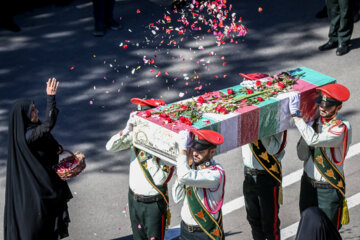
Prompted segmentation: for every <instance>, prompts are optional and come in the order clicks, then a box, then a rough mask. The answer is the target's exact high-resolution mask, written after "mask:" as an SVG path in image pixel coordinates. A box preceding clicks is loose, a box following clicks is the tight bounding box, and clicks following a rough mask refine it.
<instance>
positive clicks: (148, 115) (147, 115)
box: [144, 110, 151, 118]
mask: <svg viewBox="0 0 360 240" xmlns="http://www.w3.org/2000/svg"><path fill="white" fill-rule="evenodd" d="M144 116H145V117H147V118H148V117H151V112H150V111H149V110H147V111H145V114H144Z"/></svg>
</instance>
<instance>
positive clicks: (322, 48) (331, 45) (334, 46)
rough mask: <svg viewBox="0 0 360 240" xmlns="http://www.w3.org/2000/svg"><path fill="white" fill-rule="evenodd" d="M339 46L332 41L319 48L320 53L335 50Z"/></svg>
mask: <svg viewBox="0 0 360 240" xmlns="http://www.w3.org/2000/svg"><path fill="white" fill-rule="evenodd" d="M337 46H338V43H337V42H332V41H328V42H327V43H325V44H323V45H321V46H320V47H319V50H320V51H326V50H330V49H334V48H336V47H337Z"/></svg>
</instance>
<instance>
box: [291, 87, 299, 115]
mask: <svg viewBox="0 0 360 240" xmlns="http://www.w3.org/2000/svg"><path fill="white" fill-rule="evenodd" d="M289 110H290V114H291V115H293V114H296V113H297V112H299V111H300V94H299V93H297V92H292V93H291V94H290V96H289Z"/></svg>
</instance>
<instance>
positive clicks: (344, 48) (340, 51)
mask: <svg viewBox="0 0 360 240" xmlns="http://www.w3.org/2000/svg"><path fill="white" fill-rule="evenodd" d="M349 51H350V46H349V44H339V46H338V48H337V49H336V55H337V56H342V55H345V54H347V53H348V52H349Z"/></svg>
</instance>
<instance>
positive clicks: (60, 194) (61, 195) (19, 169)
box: [4, 78, 72, 240]
mask: <svg viewBox="0 0 360 240" xmlns="http://www.w3.org/2000/svg"><path fill="white" fill-rule="evenodd" d="M58 86H59V82H56V79H55V78H53V79H52V80H51V79H49V81H48V82H47V87H46V93H47V107H46V113H45V121H44V122H40V121H39V118H38V112H39V111H38V110H37V109H36V108H35V105H34V103H33V102H32V101H29V100H19V101H17V102H16V103H15V104H14V106H13V108H12V110H11V113H10V119H9V146H8V162H7V174H6V194H5V214H4V239H5V240H53V239H61V238H64V237H67V236H69V234H68V230H67V228H68V224H69V222H70V219H69V214H68V210H67V202H68V201H69V200H70V199H71V198H72V195H71V192H70V189H69V187H68V185H67V183H66V182H65V181H62V180H61V179H60V178H59V176H58V175H57V174H56V172H55V170H54V165H55V164H57V163H58V161H59V154H60V153H61V152H62V147H61V145H59V144H58V142H57V141H56V140H55V139H54V137H53V136H52V135H51V133H50V132H51V130H52V129H53V128H54V126H55V123H56V118H57V115H58V112H59V110H58V109H57V108H56V104H55V95H56V90H57V88H58Z"/></svg>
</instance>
